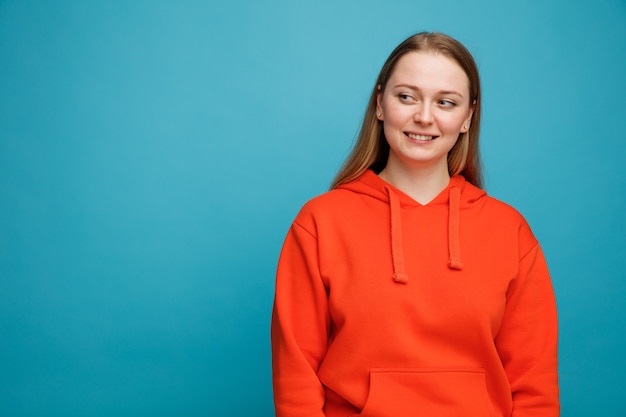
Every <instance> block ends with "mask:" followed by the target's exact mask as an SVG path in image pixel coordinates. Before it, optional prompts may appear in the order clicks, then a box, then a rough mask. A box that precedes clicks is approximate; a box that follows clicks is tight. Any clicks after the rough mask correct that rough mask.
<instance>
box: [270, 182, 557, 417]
mask: <svg viewBox="0 0 626 417" xmlns="http://www.w3.org/2000/svg"><path fill="white" fill-rule="evenodd" d="M271 330H272V332H271V333H272V355H273V356H272V360H273V378H274V379H273V380H274V400H275V406H276V416H277V417H300V416H302V417H305V416H306V417H322V416H326V417H348V416H352V415H360V416H366V417H419V416H425V417H453V416H454V417H457V416H463V417H478V416H480V417H486V416H489V417H503V416H514V417H527V416H533V417H555V416H558V415H559V398H558V397H559V389H558V384H557V317H556V306H555V300H554V293H553V290H552V284H551V282H550V277H549V274H548V269H547V267H546V263H545V260H544V257H543V254H542V252H541V249H540V247H539V245H538V243H537V240H536V239H535V237H534V236H533V234H532V232H531V230H530V228H529V227H528V225H527V223H526V222H525V220H524V219H523V218H522V216H521V215H520V214H519V213H518V212H517V211H515V210H514V209H513V208H511V207H510V206H508V205H506V204H504V203H502V202H500V201H498V200H495V199H493V198H491V197H488V196H487V195H486V194H485V192H484V191H482V190H480V189H478V188H476V187H474V186H473V185H471V184H470V183H468V182H466V181H465V179H464V178H463V177H462V176H455V177H453V178H452V179H451V180H450V184H449V185H448V187H447V188H446V189H445V190H443V191H442V192H441V193H440V194H439V195H438V196H437V197H436V198H435V199H434V200H433V201H432V202H430V203H428V204H426V205H421V204H419V203H417V202H416V201H415V200H413V199H411V198H410V197H409V196H407V195H406V194H404V193H402V192H401V191H399V190H398V189H396V188H394V187H393V186H391V185H389V184H387V183H386V182H384V181H383V180H382V179H380V178H379V177H378V176H377V175H376V174H374V173H373V172H372V171H367V172H365V173H364V174H363V175H362V176H361V177H360V178H358V179H357V180H355V181H353V182H351V183H348V184H344V185H342V186H340V187H338V188H337V189H335V190H332V191H330V192H327V193H325V194H323V195H321V196H319V197H316V198H314V199H312V200H311V201H309V202H308V203H307V204H305V206H304V207H303V208H302V210H301V211H300V213H299V214H298V216H297V218H296V219H295V221H294V223H293V225H292V227H291V229H290V230H289V233H288V234H287V237H286V240H285V243H284V246H283V250H282V253H281V256H280V260H279V263H278V272H277V277H276V295H275V301H274V310H273V315H272V329H271Z"/></svg>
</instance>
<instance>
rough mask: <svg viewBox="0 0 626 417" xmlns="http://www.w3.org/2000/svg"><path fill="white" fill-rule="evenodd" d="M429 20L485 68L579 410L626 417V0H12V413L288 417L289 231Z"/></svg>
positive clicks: (3, 194) (496, 131) (490, 136)
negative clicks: (278, 330)
mask: <svg viewBox="0 0 626 417" xmlns="http://www.w3.org/2000/svg"><path fill="white" fill-rule="evenodd" d="M420 30H438V31H444V32H447V33H449V34H451V35H453V36H455V37H457V38H458V39H460V40H461V41H462V42H464V43H465V44H466V45H467V46H468V48H469V49H470V50H471V51H472V52H473V53H474V54H475V56H476V58H477V61H478V63H479V65H480V69H481V72H482V78H483V83H484V119H483V127H484V128H483V130H482V144H483V155H484V161H485V164H486V167H487V178H486V180H487V181H486V183H487V189H488V191H489V192H490V193H491V194H492V195H494V196H495V197H498V198H500V199H503V200H505V201H507V202H509V203H511V204H513V205H514V206H516V207H517V208H518V209H519V210H520V211H521V212H522V213H523V214H524V215H525V216H526V217H527V219H528V221H529V222H530V224H531V225H532V226H533V229H534V231H535V234H536V235H537V237H538V238H539V239H540V241H541V242H542V245H543V247H544V250H545V252H546V255H547V258H548V261H549V264H550V267H551V271H552V274H553V280H554V285H555V289H556V293H557V298H558V305H559V309H560V325H561V339H560V342H561V343H560V375H561V387H562V401H563V416H585V417H587V416H591V415H601V416H603V417H611V416H615V417H617V416H624V415H626V406H625V405H624V401H623V391H624V388H625V387H624V383H623V380H624V371H625V363H626V361H625V360H624V351H626V340H625V336H624V330H625V318H626V313H625V310H624V299H625V295H626V284H625V278H626V273H625V271H626V238H625V235H626V222H625V216H624V213H623V210H624V207H625V203H626V201H625V197H624V196H625V190H626V181H625V179H626V176H625V174H624V163H625V162H626V160H625V157H624V154H625V153H624V140H625V139H626V134H625V133H624V132H625V126H624V123H625V122H626V118H625V114H626V106H625V104H624V103H625V99H626V77H625V76H624V75H625V74H626V3H625V2H624V0H594V1H563V0H561V1H543V0H538V1H517V2H500V1H472V2H469V1H445V2H433V1H421V0H406V1H399V0H391V1H386V2H381V1H373V0H352V1H337V0H315V1H302V2H296V1H286V0H285V1H280V0H269V1H263V2H256V1H251V0H250V1H245V0H234V1H228V2H226V1H222V2H210V1H169V2H166V1H122V0H120V1H79V0H74V1H50V2H48V1H10V0H4V1H1V0H0V415H2V416H64V417H71V416H113V415H116V416H129V417H130V416H172V415H177V416H243V415H253V416H261V417H265V416H271V415H272V414H273V407H272V399H271V375H270V349H269V320H270V310H271V304H272V298H273V279H274V276H273V275H274V269H275V265H276V260H277V257H278V254H279V251H280V246H281V244H282V239H283V237H284V235H285V233H286V231H287V228H288V227H289V225H290V223H291V220H292V219H293V217H294V216H295V214H296V212H297V210H298V209H299V207H300V206H301V205H302V204H303V203H304V202H305V201H306V200H307V199H308V198H310V197H312V196H314V195H316V194H319V193H321V192H323V191H324V190H325V189H326V187H327V185H328V183H329V181H330V180H331V178H332V176H333V175H334V173H335V171H336V170H337V169H338V167H339V165H340V164H341V162H342V160H343V158H344V157H345V156H346V154H347V152H348V150H349V148H350V147H351V144H352V141H353V139H354V136H355V133H356V131H357V129H358V125H359V121H360V119H361V116H362V112H363V109H364V107H365V103H366V100H367V95H368V92H369V91H370V89H371V87H372V83H373V82H374V78H375V76H376V74H377V72H378V70H379V68H380V66H381V65H382V62H383V61H384V59H385V57H386V56H387V54H388V53H389V52H390V51H391V49H392V48H393V47H394V46H395V45H396V44H397V43H398V42H400V41H401V40H402V39H404V38H405V37H406V36H408V35H410V34H412V33H413V32H416V31H420Z"/></svg>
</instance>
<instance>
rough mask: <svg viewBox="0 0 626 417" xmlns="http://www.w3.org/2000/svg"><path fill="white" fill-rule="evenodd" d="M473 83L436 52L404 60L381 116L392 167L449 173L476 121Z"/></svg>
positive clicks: (381, 102) (382, 101)
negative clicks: (454, 153)
mask: <svg viewBox="0 0 626 417" xmlns="http://www.w3.org/2000/svg"><path fill="white" fill-rule="evenodd" d="M472 108H473V104H472V103H470V92H469V79H468V77H467V75H466V74H465V72H464V71H463V69H462V68H461V67H460V66H459V64H457V63H456V62H455V61H453V60H452V59H450V58H448V57H447V56H445V55H442V54H435V53H432V52H409V53H407V54H405V55H404V56H403V57H401V58H400V59H399V60H398V62H397V63H396V67H395V69H394V71H393V73H392V74H391V77H390V78H389V80H388V82H387V85H386V86H385V90H384V91H381V92H380V93H379V94H378V105H377V114H378V116H377V117H378V119H379V120H382V121H383V129H384V133H385V137H386V138H387V142H388V143H389V148H390V151H389V160H388V162H387V167H386V168H385V169H386V170H387V169H390V170H393V169H398V168H400V169H406V168H411V169H412V168H418V169H420V168H433V169H436V170H441V172H442V173H443V172H444V170H445V175H447V173H448V161H447V156H448V152H449V151H450V149H452V147H453V146H454V144H455V143H456V141H457V139H458V137H459V135H460V134H461V133H465V132H467V131H468V129H469V126H470V122H471V118H472Z"/></svg>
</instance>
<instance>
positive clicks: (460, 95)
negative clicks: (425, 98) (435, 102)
mask: <svg viewBox="0 0 626 417" xmlns="http://www.w3.org/2000/svg"><path fill="white" fill-rule="evenodd" d="M393 87H394V88H402V87H404V88H408V89H411V90H415V91H422V90H421V89H420V88H419V87H417V86H415V85H411V84H397V85H394V86H393ZM437 94H444V95H447V94H454V95H457V96H459V97H463V94H461V93H459V92H458V91H456V90H441V91H438V92H437Z"/></svg>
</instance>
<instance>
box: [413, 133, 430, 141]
mask: <svg viewBox="0 0 626 417" xmlns="http://www.w3.org/2000/svg"><path fill="white" fill-rule="evenodd" d="M407 136H408V137H410V138H411V139H415V140H433V139H434V138H435V137H434V136H424V135H416V134H414V133H407Z"/></svg>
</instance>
